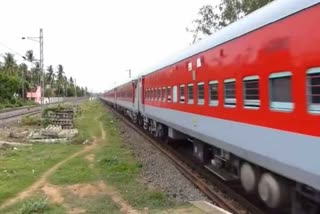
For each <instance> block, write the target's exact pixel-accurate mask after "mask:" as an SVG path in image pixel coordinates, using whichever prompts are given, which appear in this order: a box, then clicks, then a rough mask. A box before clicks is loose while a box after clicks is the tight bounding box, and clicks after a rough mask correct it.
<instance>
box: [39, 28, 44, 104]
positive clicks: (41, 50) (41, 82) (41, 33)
mask: <svg viewBox="0 0 320 214" xmlns="http://www.w3.org/2000/svg"><path fill="white" fill-rule="evenodd" d="M39 43H40V74H41V77H40V79H41V81H40V86H41V105H43V104H44V87H45V84H44V79H45V78H44V69H43V67H44V65H43V30H42V28H40V36H39Z"/></svg>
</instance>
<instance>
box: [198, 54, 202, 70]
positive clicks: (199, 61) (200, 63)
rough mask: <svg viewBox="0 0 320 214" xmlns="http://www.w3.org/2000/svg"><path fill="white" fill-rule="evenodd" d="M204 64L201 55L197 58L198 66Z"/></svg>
mask: <svg viewBox="0 0 320 214" xmlns="http://www.w3.org/2000/svg"><path fill="white" fill-rule="evenodd" d="M201 66H202V60H201V58H200V57H199V58H198V59H197V68H200V67H201Z"/></svg>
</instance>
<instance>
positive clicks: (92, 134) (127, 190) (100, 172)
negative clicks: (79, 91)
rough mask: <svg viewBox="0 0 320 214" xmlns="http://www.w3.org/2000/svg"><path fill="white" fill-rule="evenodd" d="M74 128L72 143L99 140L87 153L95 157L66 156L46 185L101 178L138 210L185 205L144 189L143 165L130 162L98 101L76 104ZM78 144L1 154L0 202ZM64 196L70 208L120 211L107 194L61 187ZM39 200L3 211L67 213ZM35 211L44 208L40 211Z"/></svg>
mask: <svg viewBox="0 0 320 214" xmlns="http://www.w3.org/2000/svg"><path fill="white" fill-rule="evenodd" d="M100 124H102V125H103V128H104V129H105V131H106V135H107V136H106V138H107V139H105V140H101V136H102V135H101V127H100ZM76 127H77V128H78V129H79V132H80V135H79V136H78V138H77V139H76V140H75V142H74V143H78V142H83V141H84V140H85V139H88V138H91V139H93V138H95V139H96V140H98V141H100V142H99V144H98V146H97V147H96V149H95V150H93V151H91V154H93V155H94V157H95V160H94V161H93V162H92V163H90V166H89V161H88V160H86V159H85V156H86V155H88V154H84V155H83V156H79V157H75V158H74V159H72V160H69V161H68V162H66V163H65V164H64V165H63V166H61V167H60V168H59V169H58V170H57V171H56V172H55V173H54V174H53V175H52V176H51V177H50V178H49V182H50V183H52V184H55V185H60V186H62V187H64V186H66V185H71V184H77V183H90V182H95V181H101V180H102V181H105V182H106V184H107V185H110V186H113V187H114V188H116V189H117V191H118V192H119V193H120V194H121V196H122V197H123V198H124V200H125V201H127V202H128V204H130V205H131V206H132V207H133V208H135V209H138V210H144V209H145V208H148V212H150V213H162V212H163V211H162V210H168V209H175V208H177V207H178V208H179V207H181V206H185V204H177V203H176V202H173V201H171V200H170V199H169V198H168V197H167V196H166V195H165V194H164V193H162V192H161V191H158V190H157V189H151V188H148V187H147V186H145V185H144V184H143V183H142V182H141V181H140V180H141V178H140V170H141V167H142V165H141V164H140V163H139V162H137V161H136V160H135V158H134V156H133V155H132V152H129V151H128V148H127V147H126V145H125V144H124V142H123V139H122V137H121V134H120V132H119V130H118V129H117V122H116V121H114V119H113V118H112V116H111V114H110V113H108V112H107V111H105V109H104V107H103V106H102V105H101V104H99V103H98V102H87V103H85V104H83V105H81V108H80V111H79V114H78V117H77V118H76ZM81 147H82V146H79V145H73V146H72V145H59V144H55V145H34V146H32V148H21V149H19V150H17V151H10V152H8V153H6V155H5V156H4V157H2V158H0V166H1V167H0V203H1V202H3V200H4V199H6V198H8V197H11V196H13V195H14V194H16V193H17V192H19V191H21V190H22V189H23V188H25V187H27V186H29V185H30V184H31V183H32V182H33V181H35V180H36V179H37V178H38V177H39V176H40V175H41V174H42V173H43V172H44V171H45V170H46V169H48V168H49V167H50V166H52V165H54V164H55V163H57V162H58V161H59V160H62V159H64V158H65V157H67V156H69V155H70V154H72V153H74V152H75V151H77V150H79V149H80V148H81ZM4 166H5V167H4ZM33 170H34V171H33ZM63 197H64V199H65V200H64V203H66V204H67V206H68V209H69V207H70V208H82V209H85V210H86V213H97V214H98V213H120V210H119V208H118V207H117V206H116V205H115V204H114V202H113V201H112V200H111V198H110V197H108V196H107V194H106V193H101V194H97V195H93V196H90V197H89V196H88V197H79V196H76V195H73V194H72V193H71V192H69V191H67V190H66V189H64V190H63ZM41 200H42V201H41ZM43 200H44V199H41V198H39V197H38V198H35V199H34V198H32V199H28V200H27V201H23V202H19V203H17V204H16V205H15V206H12V207H11V208H10V209H8V213H10V212H11V211H12V213H18V211H19V210H23V211H24V210H25V211H24V213H28V212H29V211H30V210H31V211H32V212H34V213H53V214H55V213H66V211H67V210H65V208H64V207H62V206H60V205H52V204H50V203H49V204H47V205H45V203H44V201H43ZM37 209H46V210H45V211H44V212H42V211H41V212H39V211H37ZM9 211H10V212H9ZM32 212H31V213H32ZM6 213H7V212H6ZM29 213H30V212H29Z"/></svg>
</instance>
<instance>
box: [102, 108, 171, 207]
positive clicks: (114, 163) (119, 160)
mask: <svg viewBox="0 0 320 214" xmlns="http://www.w3.org/2000/svg"><path fill="white" fill-rule="evenodd" d="M100 120H101V121H102V123H103V126H104V128H105V130H106V132H107V136H108V137H107V139H106V142H104V146H102V147H101V149H99V150H98V151H97V152H96V158H97V162H98V163H97V170H98V171H99V173H100V176H101V178H102V179H103V180H106V181H107V182H108V183H109V184H111V185H113V186H115V187H116V188H117V189H118V190H119V192H120V193H121V195H122V196H123V197H124V198H125V199H126V200H127V201H128V202H129V203H130V204H131V205H132V206H133V207H134V208H137V209H140V210H141V209H143V208H145V207H148V208H149V209H151V210H152V209H166V208H170V207H175V206H177V204H176V203H175V202H173V201H171V200H169V199H168V197H167V196H166V195H165V194H164V193H162V192H160V191H158V190H155V189H150V188H148V187H146V186H145V185H143V184H142V183H141V182H139V172H140V170H141V164H140V163H138V162H137V161H136V160H135V159H134V157H133V155H132V153H130V152H128V149H127V148H126V146H125V145H124V143H123V139H122V137H121V135H120V133H119V130H118V129H117V123H116V121H114V120H113V119H112V117H111V115H110V114H108V113H104V114H103V116H102V117H101V119H100Z"/></svg>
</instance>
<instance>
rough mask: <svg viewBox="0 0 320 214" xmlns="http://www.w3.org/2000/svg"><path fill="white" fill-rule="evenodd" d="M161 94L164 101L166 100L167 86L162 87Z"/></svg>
mask: <svg viewBox="0 0 320 214" xmlns="http://www.w3.org/2000/svg"><path fill="white" fill-rule="evenodd" d="M161 96H162V101H163V102H165V101H166V88H165V87H163V88H162V93H161Z"/></svg>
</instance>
